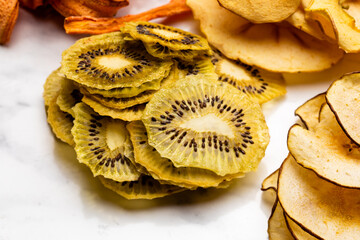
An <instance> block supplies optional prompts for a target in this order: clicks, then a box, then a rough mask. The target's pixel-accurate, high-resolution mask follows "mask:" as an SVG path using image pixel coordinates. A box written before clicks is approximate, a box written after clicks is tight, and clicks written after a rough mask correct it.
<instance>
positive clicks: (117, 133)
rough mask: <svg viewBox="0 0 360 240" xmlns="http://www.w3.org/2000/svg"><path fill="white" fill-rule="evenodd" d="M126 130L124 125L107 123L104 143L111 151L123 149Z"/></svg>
mask: <svg viewBox="0 0 360 240" xmlns="http://www.w3.org/2000/svg"><path fill="white" fill-rule="evenodd" d="M126 132H127V130H126V128H125V125H124V124H119V123H115V122H114V123H109V124H108V125H107V127H106V143H107V146H108V147H109V149H110V150H111V151H113V150H115V149H116V148H122V147H124V143H125V142H126V137H127V136H126V134H124V133H126Z"/></svg>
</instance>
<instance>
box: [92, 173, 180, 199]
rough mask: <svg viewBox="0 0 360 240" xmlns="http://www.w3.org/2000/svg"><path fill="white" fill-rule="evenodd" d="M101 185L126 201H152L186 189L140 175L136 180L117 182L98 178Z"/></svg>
mask: <svg viewBox="0 0 360 240" xmlns="http://www.w3.org/2000/svg"><path fill="white" fill-rule="evenodd" d="M99 179H100V181H101V183H102V184H103V185H104V186H105V187H106V188H108V189H110V190H112V191H114V192H116V193H117V194H119V195H120V196H122V197H124V198H126V199H154V198H159V197H165V196H167V195H170V194H174V193H177V192H181V191H184V190H186V189H183V188H180V187H178V186H174V185H170V184H161V183H160V182H159V181H156V180H155V179H154V178H152V177H151V176H148V175H141V176H140V178H139V179H138V180H135V181H124V182H118V181H113V180H111V179H106V178H104V177H99Z"/></svg>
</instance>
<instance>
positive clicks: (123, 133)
mask: <svg viewBox="0 0 360 240" xmlns="http://www.w3.org/2000/svg"><path fill="white" fill-rule="evenodd" d="M73 110H74V113H75V120H74V127H73V128H72V130H71V133H72V135H73V136H74V141H75V151H76V154H77V158H78V160H79V162H80V163H84V164H85V165H87V166H88V167H89V168H90V169H91V171H92V173H93V174H94V176H98V175H101V176H104V177H105V178H109V179H112V180H114V181H135V180H137V179H138V178H139V177H140V173H139V172H138V171H137V170H136V168H135V166H134V165H133V164H132V163H131V160H130V159H131V158H133V149H132V145H131V142H130V137H129V133H128V132H127V130H126V127H125V122H123V121H121V120H115V119H112V118H109V117H102V116H100V115H98V114H96V113H95V112H94V111H93V110H92V109H91V108H90V107H89V106H87V105H86V104H84V103H78V104H76V106H75V107H74V108H73Z"/></svg>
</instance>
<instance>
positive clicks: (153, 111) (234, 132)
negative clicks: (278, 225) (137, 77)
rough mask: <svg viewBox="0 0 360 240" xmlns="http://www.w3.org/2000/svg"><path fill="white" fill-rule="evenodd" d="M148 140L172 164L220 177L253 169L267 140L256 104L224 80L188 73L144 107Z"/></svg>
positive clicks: (265, 128) (265, 127)
mask: <svg viewBox="0 0 360 240" xmlns="http://www.w3.org/2000/svg"><path fill="white" fill-rule="evenodd" d="M143 122H144V125H145V127H146V129H147V132H148V136H149V144H150V145H151V146H153V147H154V148H155V149H156V150H157V151H158V152H159V153H160V155H161V156H162V157H164V158H168V159H170V160H171V161H172V162H173V163H174V165H175V167H197V168H203V169H208V170H210V171H213V172H215V173H216V174H218V175H220V176H225V175H227V174H236V173H240V172H243V173H245V172H248V171H251V170H255V169H256V168H257V166H258V164H259V162H260V160H261V159H262V157H263V156H264V154H265V149H266V146H267V144H268V142H269V133H268V128H267V126H266V123H265V119H264V116H263V114H262V111H261V108H260V105H259V104H257V103H254V102H253V101H251V100H250V99H249V98H248V97H247V96H246V94H244V93H242V92H239V91H237V90H236V89H234V88H233V87H231V86H229V85H228V84H225V83H221V82H216V81H211V80H209V79H208V78H203V77H194V76H188V77H187V79H185V80H183V81H180V82H178V83H177V84H176V86H174V87H172V88H169V89H161V90H160V91H159V92H157V93H156V94H155V95H154V96H153V98H152V99H151V100H150V102H149V103H148V104H147V105H146V108H145V112H144V115H143Z"/></svg>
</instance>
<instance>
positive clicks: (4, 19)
mask: <svg viewBox="0 0 360 240" xmlns="http://www.w3.org/2000/svg"><path fill="white" fill-rule="evenodd" d="M18 14H19V2H18V1H17V0H0V44H5V43H7V42H8V41H9V40H10V36H11V33H12V30H13V28H14V26H15V23H16V19H17V17H18Z"/></svg>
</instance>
